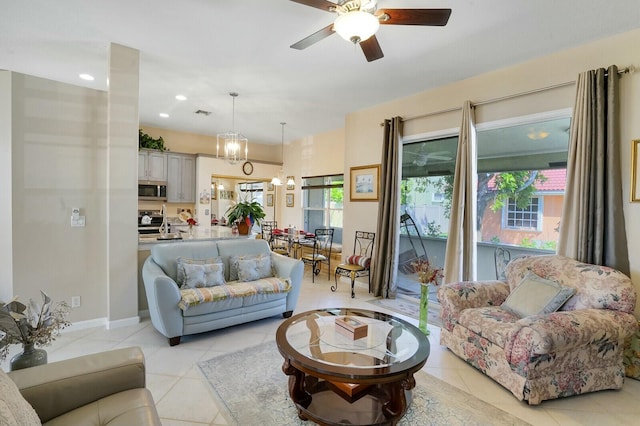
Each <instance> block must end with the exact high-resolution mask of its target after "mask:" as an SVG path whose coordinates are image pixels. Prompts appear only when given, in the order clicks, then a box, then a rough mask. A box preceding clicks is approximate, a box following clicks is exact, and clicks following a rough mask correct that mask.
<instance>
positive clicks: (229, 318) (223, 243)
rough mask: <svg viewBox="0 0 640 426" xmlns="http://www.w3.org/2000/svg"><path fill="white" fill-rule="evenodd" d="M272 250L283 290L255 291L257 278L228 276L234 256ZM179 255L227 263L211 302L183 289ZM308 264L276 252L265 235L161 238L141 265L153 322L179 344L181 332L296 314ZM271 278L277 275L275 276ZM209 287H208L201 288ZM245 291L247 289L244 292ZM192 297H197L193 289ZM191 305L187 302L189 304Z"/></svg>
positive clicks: (191, 258) (273, 260)
mask: <svg viewBox="0 0 640 426" xmlns="http://www.w3.org/2000/svg"><path fill="white" fill-rule="evenodd" d="M265 254H266V255H268V256H270V258H271V265H272V270H273V275H274V276H275V277H279V278H280V279H281V280H282V281H286V283H288V284H287V288H286V289H284V290H282V291H276V292H272V291H265V290H264V288H265V287H268V283H267V285H266V286H264V285H263V288H262V289H259V285H258V284H259V281H260V280H258V281H256V282H255V286H256V289H257V290H253V291H249V292H248V291H247V289H249V290H251V287H252V286H253V285H254V282H248V283H247V282H240V281H237V280H236V281H230V280H229V273H230V267H229V260H230V259H231V258H232V257H233V256H250V255H265ZM178 258H183V259H190V260H194V261H198V260H201V261H204V260H205V259H213V258H217V259H218V260H222V263H223V264H224V265H225V271H224V274H225V280H226V284H223V285H222V286H217V287H211V289H214V290H217V291H218V296H215V297H214V299H213V300H211V301H202V302H201V303H199V302H196V304H195V305H194V304H193V303H191V304H187V303H185V300H184V299H185V298H186V297H187V295H186V293H185V292H188V291H192V292H193V290H184V289H181V288H179V287H178V284H177V282H178V262H177V260H178ZM303 272H304V265H303V263H302V262H301V261H299V260H295V259H291V258H289V257H286V256H282V255H279V254H276V253H273V252H272V251H271V249H270V248H269V245H268V244H267V242H266V241H264V240H254V239H242V240H219V241H189V242H171V243H162V244H158V245H155V246H153V247H152V249H151V255H150V256H149V257H148V258H147V260H146V261H145V262H144V264H143V266H142V279H143V281H144V288H145V292H146V295H147V301H148V304H149V315H150V316H151V322H152V324H153V326H154V327H155V329H156V330H158V332H160V333H161V334H162V335H164V336H166V337H167V338H168V339H169V345H171V346H175V345H177V344H179V343H180V338H181V336H184V335H189V334H196V333H203V332H206V331H211V330H216V329H220V328H224V327H229V326H232V325H236V324H242V323H246V322H250V321H255V320H259V319H263V318H268V317H272V316H275V315H282V316H283V317H284V318H288V317H290V316H291V314H292V313H293V310H294V309H295V307H296V303H297V301H298V296H299V295H300V287H301V285H302V275H303ZM272 281H273V280H272ZM202 290H207V289H202ZM243 291H244V294H243ZM191 296H192V300H191V301H192V302H193V293H192V294H191ZM185 305H187V306H185Z"/></svg>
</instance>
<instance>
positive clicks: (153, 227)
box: [138, 210, 162, 235]
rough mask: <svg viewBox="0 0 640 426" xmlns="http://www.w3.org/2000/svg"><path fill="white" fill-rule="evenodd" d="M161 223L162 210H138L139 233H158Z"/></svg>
mask: <svg viewBox="0 0 640 426" xmlns="http://www.w3.org/2000/svg"><path fill="white" fill-rule="evenodd" d="M161 225H162V214H160V210H138V234H141V235H142V234H158V233H159V232H160V226H161Z"/></svg>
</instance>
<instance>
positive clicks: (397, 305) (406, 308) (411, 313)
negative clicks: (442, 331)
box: [367, 296, 442, 327]
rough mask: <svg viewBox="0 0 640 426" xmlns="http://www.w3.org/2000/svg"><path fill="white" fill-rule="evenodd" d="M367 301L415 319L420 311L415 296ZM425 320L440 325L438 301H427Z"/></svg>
mask: <svg viewBox="0 0 640 426" xmlns="http://www.w3.org/2000/svg"><path fill="white" fill-rule="evenodd" d="M367 302H368V303H371V304H373V305H376V306H381V307H383V308H386V309H389V310H390V311H393V312H397V313H399V314H403V315H406V316H408V317H411V318H415V319H418V317H419V313H420V306H419V300H418V299H416V298H415V297H406V296H398V297H396V298H395V299H383V298H377V299H371V300H367ZM427 322H428V323H429V324H431V325H435V326H437V327H442V320H441V319H440V304H439V303H435V302H432V301H429V310H428V311H427Z"/></svg>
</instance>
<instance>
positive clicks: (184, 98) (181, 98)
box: [176, 95, 187, 101]
mask: <svg viewBox="0 0 640 426" xmlns="http://www.w3.org/2000/svg"><path fill="white" fill-rule="evenodd" d="M176 99H177V100H179V101H186V100H187V97H186V96H185V95H176Z"/></svg>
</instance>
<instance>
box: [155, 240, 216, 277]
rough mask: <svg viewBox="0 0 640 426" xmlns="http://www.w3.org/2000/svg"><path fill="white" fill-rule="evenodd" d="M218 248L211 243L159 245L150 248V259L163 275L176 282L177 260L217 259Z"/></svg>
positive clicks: (191, 242) (195, 242)
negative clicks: (160, 269)
mask: <svg viewBox="0 0 640 426" xmlns="http://www.w3.org/2000/svg"><path fill="white" fill-rule="evenodd" d="M218 256H220V254H218V246H217V245H216V244H212V242H211V241H206V240H203V241H190V242H188V243H180V242H177V243H160V244H156V245H154V246H153V247H151V258H152V259H153V261H154V262H155V263H156V264H157V265H158V266H160V268H162V270H163V271H164V273H165V274H167V275H168V276H170V277H171V279H173V280H175V281H176V282H177V280H178V271H177V260H178V258H179V257H183V258H185V259H211V258H214V257H218Z"/></svg>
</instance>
